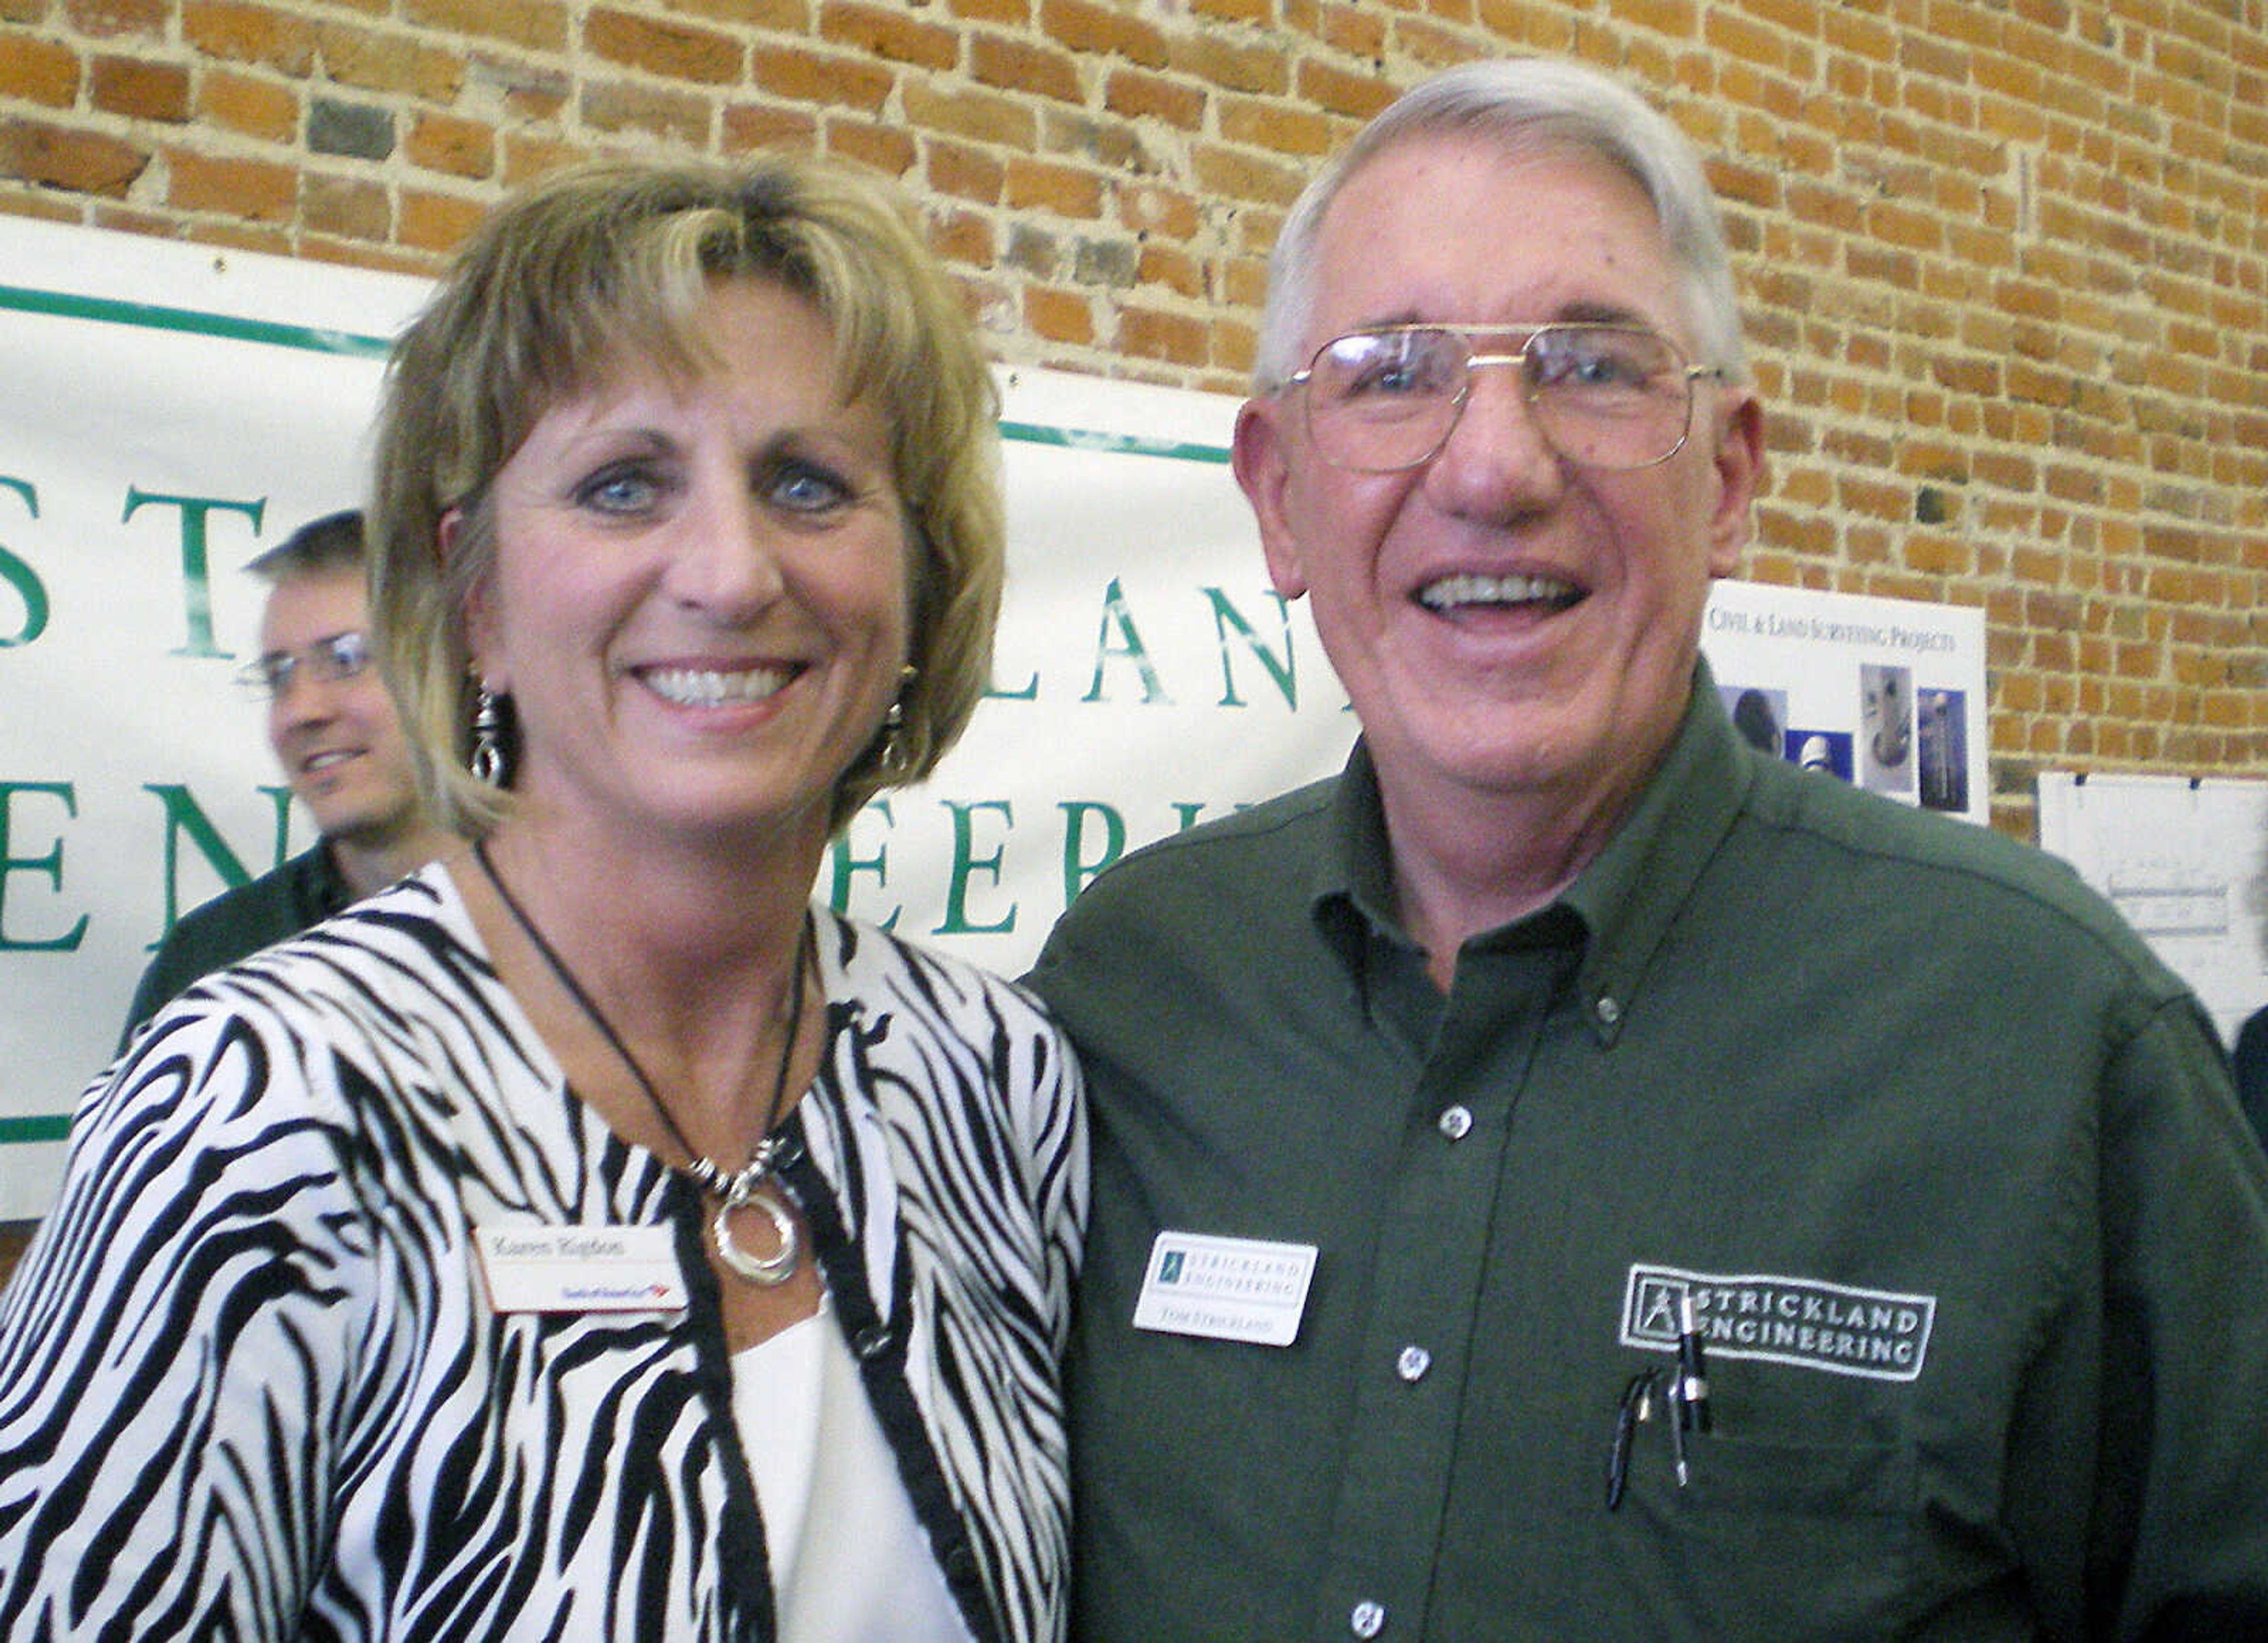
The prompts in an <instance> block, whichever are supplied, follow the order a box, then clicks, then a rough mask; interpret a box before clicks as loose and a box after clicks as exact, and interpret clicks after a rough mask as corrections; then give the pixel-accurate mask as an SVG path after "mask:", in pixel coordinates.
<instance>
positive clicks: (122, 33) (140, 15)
mask: <svg viewBox="0 0 2268 1643" xmlns="http://www.w3.org/2000/svg"><path fill="white" fill-rule="evenodd" d="M26 9H27V10H29V9H30V8H26ZM172 14H173V8H172V7H171V6H170V5H169V4H166V0H63V16H64V17H65V18H68V19H70V26H71V28H72V29H73V30H74V31H76V32H77V33H81V34H89V35H92V36H93V37H94V38H95V39H97V40H122V39H125V38H126V37H128V36H129V35H140V36H141V37H143V38H144V39H145V40H163V39H164V38H165V35H166V21H167V19H168V18H170V17H171V16H172ZM26 20H29V19H28V18H27V19H26Z"/></svg>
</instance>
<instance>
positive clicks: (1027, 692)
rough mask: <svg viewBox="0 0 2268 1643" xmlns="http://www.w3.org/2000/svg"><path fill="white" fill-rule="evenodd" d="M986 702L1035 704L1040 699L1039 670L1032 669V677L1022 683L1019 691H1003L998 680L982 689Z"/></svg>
mask: <svg viewBox="0 0 2268 1643" xmlns="http://www.w3.org/2000/svg"><path fill="white" fill-rule="evenodd" d="M984 699H985V700H986V701H987V702H1036V701H1038V700H1039V699H1040V670H1039V669H1038V668H1036V667H1035V668H1033V669H1032V676H1031V677H1030V678H1028V679H1027V680H1025V681H1024V688H1023V689H1020V690H1004V689H1001V688H1000V683H999V682H998V680H995V681H993V682H992V683H990V684H989V685H987V686H986V687H985V688H984Z"/></svg>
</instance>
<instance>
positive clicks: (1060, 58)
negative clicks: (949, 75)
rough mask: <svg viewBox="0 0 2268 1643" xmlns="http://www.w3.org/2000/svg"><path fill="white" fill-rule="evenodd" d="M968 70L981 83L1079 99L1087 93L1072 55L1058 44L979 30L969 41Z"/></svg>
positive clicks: (1062, 99) (1035, 94)
mask: <svg viewBox="0 0 2268 1643" xmlns="http://www.w3.org/2000/svg"><path fill="white" fill-rule="evenodd" d="M968 69H969V73H970V74H971V75H972V76H973V77H975V78H976V82H977V83H978V84H979V85H996V86H998V87H1000V88H1001V89H1003V90H1005V91H1013V92H1023V93H1026V94H1027V95H1029V96H1033V97H1048V98H1052V99H1055V100H1056V101H1057V102H1064V103H1076V102H1079V101H1080V100H1082V99H1083V98H1084V96H1085V93H1084V92H1083V91H1082V90H1081V89H1080V86H1079V70H1077V69H1076V68H1075V67H1073V66H1072V63H1071V55H1070V54H1069V53H1068V52H1065V51H1064V50H1062V49H1061V48H1054V47H1047V46H1035V45H1032V44H1030V43H1028V42H1027V41H1018V40H1004V39H1002V38H1001V37H1000V36H999V35H998V34H978V35H976V36H975V37H973V38H972V39H971V40H970V41H969V42H968Z"/></svg>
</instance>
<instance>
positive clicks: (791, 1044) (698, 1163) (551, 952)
mask: <svg viewBox="0 0 2268 1643" xmlns="http://www.w3.org/2000/svg"><path fill="white" fill-rule="evenodd" d="M473 858H474V859H475V861H477V862H479V863H480V864H481V872H482V873H483V874H485V875H486V876H487V878H488V881H489V886H490V888H491V889H493V890H495V891H496V893H497V900H498V901H500V902H502V903H504V911H506V912H508V913H510V914H511V915H512V922H513V923H514V924H516V925H519V929H520V933H521V934H523V935H525V936H526V937H527V940H528V945H529V946H531V947H534V949H535V950H536V952H538V953H539V954H541V955H542V957H543V961H544V962H545V963H546V964H548V965H549V966H550V967H551V973H552V974H553V975H554V976H557V977H558V978H559V984H560V986H561V987H563V988H564V989H565V990H566V992H567V996H568V997H569V998H572V999H573V1000H574V1001H575V1006H576V1008H578V1009H579V1010H581V1011H582V1012H583V1013H584V1015H585V1017H587V1018H588V1019H589V1020H590V1023H591V1025H592V1026H593V1027H594V1028H598V1030H599V1036H600V1037H601V1038H603V1039H605V1040H606V1041H607V1048H608V1049H609V1050H613V1051H614V1052H615V1056H616V1057H619V1058H620V1059H621V1061H622V1065H624V1066H625V1067H628V1068H629V1069H630V1077H632V1078H633V1079H637V1087H638V1088H639V1090H640V1091H641V1092H643V1093H644V1096H645V1099H646V1102H647V1104H648V1105H650V1106H651V1107H652V1109H653V1110H654V1116H656V1117H658V1118H659V1119H660V1120H661V1123H662V1127H663V1128H664V1129H666V1130H667V1131H669V1138H670V1139H671V1140H673V1141H674V1142H676V1143H677V1145H678V1146H681V1147H682V1148H684V1149H685V1155H686V1157H687V1158H689V1159H690V1160H692V1161H693V1170H692V1173H693V1174H694V1175H695V1176H696V1178H697V1179H702V1184H703V1186H704V1187H707V1188H708V1189H709V1190H711V1191H712V1192H715V1193H717V1194H718V1197H724V1196H725V1193H726V1192H727V1191H728V1190H729V1189H730V1188H731V1185H732V1183H733V1181H734V1179H735V1173H736V1172H730V1171H727V1170H725V1169H723V1168H719V1167H718V1165H717V1164H715V1163H713V1162H711V1160H709V1159H708V1158H707V1157H706V1156H704V1155H703V1153H702V1151H701V1149H700V1148H699V1147H697V1146H694V1145H693V1143H692V1142H691V1141H689V1140H688V1139H687V1138H686V1136H685V1131H683V1130H681V1129H680V1128H679V1127H678V1124H677V1120H676V1119H675V1118H674V1117H672V1116H670V1111H669V1109H668V1108H667V1107H666V1106H665V1105H664V1104H663V1102H662V1099H661V1094H660V1092H659V1091H658V1090H657V1089H655V1088H654V1087H653V1080H652V1079H650V1078H648V1077H647V1076H646V1073H645V1069H644V1067H642V1066H640V1065H638V1058H637V1057H636V1056H634V1055H632V1054H631V1053H630V1046H629V1045H628V1044H626V1043H623V1042H622V1035H621V1034H620V1033H618V1032H616V1031H615V1024H614V1023H613V1022H612V1021H609V1020H608V1019H607V1015H606V1012H605V1011H603V1010H601V1009H600V1008H599V1002H598V1000H597V999H595V998H593V997H591V995H590V992H589V991H587V990H586V989H585V987H584V985H583V984H582V983H581V982H580V981H578V980H577V979H576V976H575V972H574V971H573V970H571V969H568V968H567V961H566V960H565V959H564V958H563V957H561V956H560V954H559V950H558V949H557V948H556V947H553V946H552V945H551V943H550V942H549V941H547V940H545V939H544V937H543V932H541V930H538V929H537V928H536V927H535V921H534V919H532V918H530V917H528V916H527V909H526V908H524V907H522V906H521V905H520V904H519V900H518V898H516V897H515V896H514V895H512V892H511V891H510V890H508V889H506V888H504V880H503V878H502V877H500V876H499V875H498V874H497V869H496V863H495V862H493V861H491V860H490V858H489V845H488V841H487V840H486V839H484V838H482V839H475V840H474V841H473ZM810 957H811V916H810V915H809V914H808V913H806V914H805V915H804V917H803V921H802V923H801V924H800V925H798V926H797V929H796V937H795V972H794V975H793V976H792V979H791V980H790V981H789V983H788V1004H787V1032H786V1041H785V1042H784V1043H782V1044H781V1046H780V1057H779V1069H778V1071H777V1072H775V1073H774V1074H773V1075H772V1101H771V1108H770V1111H768V1112H766V1113H765V1115H764V1129H763V1133H762V1135H760V1136H758V1137H757V1138H756V1146H755V1153H756V1155H757V1156H759V1157H761V1156H762V1153H763V1146H764V1143H765V1142H766V1141H769V1140H770V1139H771V1136H772V1131H774V1130H775V1129H777V1127H778V1126H779V1121H780V1104H781V1102H782V1101H784V1099H785V1098H786V1095H787V1075H788V1072H789V1069H790V1068H791V1067H792V1065H794V1062H795V1040H796V1032H797V1029H798V1028H800V1027H801V1026H802V1025H803V978H804V970H805V969H806V966H807V965H808V963H809V961H810ZM704 1169H705V1178H703V1173H704ZM738 1173H745V1172H738ZM751 1184H753V1183H751Z"/></svg>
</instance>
